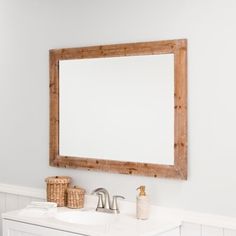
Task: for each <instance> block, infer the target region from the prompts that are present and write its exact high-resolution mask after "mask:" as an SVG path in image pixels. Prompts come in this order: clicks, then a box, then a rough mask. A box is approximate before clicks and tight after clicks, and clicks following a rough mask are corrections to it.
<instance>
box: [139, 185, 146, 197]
mask: <svg viewBox="0 0 236 236" xmlns="http://www.w3.org/2000/svg"><path fill="white" fill-rule="evenodd" d="M137 190H139V196H146V192H145V186H144V185H141V186H139V187H138V188H137Z"/></svg>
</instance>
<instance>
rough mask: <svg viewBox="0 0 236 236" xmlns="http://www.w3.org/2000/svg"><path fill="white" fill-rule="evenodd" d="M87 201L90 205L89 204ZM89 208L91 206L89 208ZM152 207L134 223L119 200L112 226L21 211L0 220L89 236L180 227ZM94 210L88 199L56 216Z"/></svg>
mask: <svg viewBox="0 0 236 236" xmlns="http://www.w3.org/2000/svg"><path fill="white" fill-rule="evenodd" d="M91 202H93V203H92V204H91ZM91 205H93V207H92V208H91ZM155 208H156V207H154V208H153V207H151V214H150V218H149V219H148V220H137V219H136V218H135V204H134V203H129V202H126V201H122V202H120V211H121V214H118V215H115V222H114V223H110V224H106V225H82V224H75V223H68V222H64V221H61V220H59V219H56V218H55V217H54V216H50V217H49V216H41V217H35V216H34V217H28V216H24V215H23V214H21V213H22V211H21V210H19V211H13V212H8V213H4V214H3V215H2V217H3V218H4V219H9V220H14V221H19V222H24V223H29V224H34V225H38V226H42V227H48V228H52V229H57V230H63V231H68V232H73V233H78V234H83V235H90V236H120V235H122V236H155V235H157V234H159V233H163V232H166V231H169V230H171V229H174V228H176V227H179V226H180V225H181V221H180V220H178V219H176V217H171V215H170V214H164V213H163V211H160V212H158V211H157V209H155ZM94 209H95V207H94V200H92V201H91V198H90V197H87V200H86V203H85V208H84V209H82V210H72V209H68V208H57V213H63V212H69V211H73V212H76V211H94ZM57 213H55V214H57ZM102 214H107V213H102Z"/></svg>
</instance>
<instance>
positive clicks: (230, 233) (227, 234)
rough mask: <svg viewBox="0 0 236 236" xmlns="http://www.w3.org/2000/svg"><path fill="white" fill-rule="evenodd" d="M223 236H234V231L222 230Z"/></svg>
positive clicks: (235, 231) (235, 235) (235, 232)
mask: <svg viewBox="0 0 236 236" xmlns="http://www.w3.org/2000/svg"><path fill="white" fill-rule="evenodd" d="M224 236H236V230H230V229H224Z"/></svg>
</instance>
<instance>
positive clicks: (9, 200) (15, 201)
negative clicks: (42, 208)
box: [0, 185, 44, 236]
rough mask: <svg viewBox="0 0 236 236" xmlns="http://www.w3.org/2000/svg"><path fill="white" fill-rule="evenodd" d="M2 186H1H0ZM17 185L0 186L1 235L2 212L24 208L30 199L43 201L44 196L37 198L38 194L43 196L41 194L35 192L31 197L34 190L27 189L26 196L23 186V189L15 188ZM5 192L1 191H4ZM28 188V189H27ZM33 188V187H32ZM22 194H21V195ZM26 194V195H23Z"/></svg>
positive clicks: (0, 224) (0, 234)
mask: <svg viewBox="0 0 236 236" xmlns="http://www.w3.org/2000/svg"><path fill="white" fill-rule="evenodd" d="M0 187H2V186H0ZM17 188H18V187H15V189H14V187H12V188H8V187H7V188H5V185H4V188H0V236H2V217H1V215H2V213H4V212H7V211H14V210H18V209H21V208H24V207H26V206H27V205H28V203H30V202H31V201H43V200H44V198H42V197H41V198H38V197H40V196H43V195H42V194H39V193H36V192H35V193H36V194H35V196H36V197H33V193H32V192H34V191H32V192H30V191H29V194H28V195H29V196H27V191H25V188H23V191H21V189H19V191H18V190H17ZM5 190H6V192H3V191H5ZM28 190H29V189H28ZM32 190H33V189H32ZM15 192H18V193H20V194H15ZM21 194H23V195H21ZM25 195H26V196H25Z"/></svg>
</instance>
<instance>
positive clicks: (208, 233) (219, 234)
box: [202, 225, 224, 236]
mask: <svg viewBox="0 0 236 236" xmlns="http://www.w3.org/2000/svg"><path fill="white" fill-rule="evenodd" d="M202 236H224V229H223V228H217V227H211V226H206V225H203V226H202Z"/></svg>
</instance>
